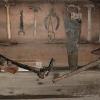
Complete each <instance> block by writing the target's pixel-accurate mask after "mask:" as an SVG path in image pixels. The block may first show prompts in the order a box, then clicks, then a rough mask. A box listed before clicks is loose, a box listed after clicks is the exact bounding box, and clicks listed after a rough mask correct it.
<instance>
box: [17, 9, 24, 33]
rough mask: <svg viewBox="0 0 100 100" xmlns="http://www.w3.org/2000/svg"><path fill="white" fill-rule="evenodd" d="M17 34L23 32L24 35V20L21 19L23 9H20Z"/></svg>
mask: <svg viewBox="0 0 100 100" xmlns="http://www.w3.org/2000/svg"><path fill="white" fill-rule="evenodd" d="M19 28H20V29H19V31H18V35H20V34H23V35H25V31H24V21H23V10H21V11H20V26H19Z"/></svg>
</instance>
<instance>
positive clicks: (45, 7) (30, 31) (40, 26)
mask: <svg viewBox="0 0 100 100" xmlns="http://www.w3.org/2000/svg"><path fill="white" fill-rule="evenodd" d="M36 5H37V6H39V7H40V8H41V10H39V11H38V12H37V13H36V20H37V33H36V35H35V36H34V26H33V22H34V20H33V18H34V17H33V16H34V12H33V10H32V9H30V6H33V5H32V4H18V5H16V6H12V7H11V10H10V15H11V33H12V38H13V39H29V40H34V39H40V40H41V39H47V38H48V32H47V30H46V29H45V27H44V19H45V17H46V16H47V15H48V11H49V10H50V9H51V6H50V4H45V3H44V4H36ZM22 9H23V11H24V12H23V15H24V26H25V27H24V29H25V34H26V35H25V36H22V35H21V36H18V31H19V17H20V11H21V10H22ZM54 9H55V11H56V13H57V15H58V16H59V18H60V26H59V29H58V30H57V31H56V33H55V34H56V38H57V39H59V38H60V39H64V38H65V32H64V25H63V17H62V16H63V5H61V4H56V5H55V6H54ZM53 24H55V20H53Z"/></svg>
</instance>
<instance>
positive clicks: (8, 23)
mask: <svg viewBox="0 0 100 100" xmlns="http://www.w3.org/2000/svg"><path fill="white" fill-rule="evenodd" d="M8 1H9V0H4V2H5V7H6V11H7V17H6V18H7V34H8V40H11V24H10V4H9V3H8Z"/></svg>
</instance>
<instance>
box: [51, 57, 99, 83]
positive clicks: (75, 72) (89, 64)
mask: <svg viewBox="0 0 100 100" xmlns="http://www.w3.org/2000/svg"><path fill="white" fill-rule="evenodd" d="M98 64H100V58H98V59H97V60H95V61H92V62H90V63H88V64H87V65H84V66H82V68H79V69H77V70H74V71H72V72H70V73H67V74H64V75H62V76H59V77H57V78H55V79H53V83H55V82H57V81H60V80H62V79H64V78H68V77H71V76H73V75H76V74H79V73H81V72H83V71H85V70H87V69H89V68H92V67H95V66H97V65H98Z"/></svg>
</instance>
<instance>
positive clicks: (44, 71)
mask: <svg viewBox="0 0 100 100" xmlns="http://www.w3.org/2000/svg"><path fill="white" fill-rule="evenodd" d="M5 63H6V65H7V68H6V71H8V72H10V73H15V72H16V68H15V67H11V66H13V65H16V67H20V68H23V69H26V70H29V71H31V72H34V73H36V74H37V76H38V77H39V78H41V79H44V78H45V77H46V76H48V74H49V72H50V71H51V69H52V67H53V63H54V59H53V58H51V60H50V63H49V65H48V67H43V68H36V67H32V66H29V65H25V64H22V63H19V62H16V61H14V60H11V59H9V58H7V57H5V56H4V55H2V54H0V65H1V66H5Z"/></svg>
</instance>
